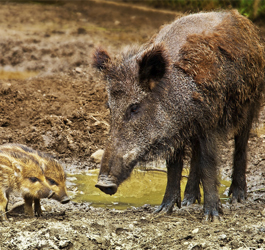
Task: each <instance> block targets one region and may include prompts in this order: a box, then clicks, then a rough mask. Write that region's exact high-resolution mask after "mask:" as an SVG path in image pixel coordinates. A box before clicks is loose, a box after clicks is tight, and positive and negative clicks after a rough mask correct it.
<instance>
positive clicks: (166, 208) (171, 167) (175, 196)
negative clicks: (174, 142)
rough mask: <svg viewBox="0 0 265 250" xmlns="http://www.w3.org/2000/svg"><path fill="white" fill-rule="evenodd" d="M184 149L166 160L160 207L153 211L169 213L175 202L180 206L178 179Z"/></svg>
mask: <svg viewBox="0 0 265 250" xmlns="http://www.w3.org/2000/svg"><path fill="white" fill-rule="evenodd" d="M183 156H184V150H181V151H179V152H178V153H176V154H175V156H174V157H172V158H171V159H169V160H167V187H166V192H165V195H164V198H163V201H162V204H161V205H160V207H159V208H158V209H157V210H156V211H155V213H159V212H161V211H162V212H165V213H171V212H172V210H173V207H174V205H175V203H177V206H178V207H179V208H180V207H181V197H180V179H181V172H182V168H183Z"/></svg>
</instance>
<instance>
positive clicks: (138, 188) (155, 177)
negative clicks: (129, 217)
mask: <svg viewBox="0 0 265 250" xmlns="http://www.w3.org/2000/svg"><path fill="white" fill-rule="evenodd" d="M98 173H99V170H98V169H95V170H90V171H89V172H88V173H86V174H78V175H70V176H69V181H70V182H71V183H72V185H73V187H72V190H73V191H72V192H70V193H71V195H72V197H73V199H72V200H73V201H75V202H90V203H91V206H94V207H105V208H111V209H112V208H114V209H120V210H122V209H126V208H130V207H140V206H143V205H144V204H150V205H151V206H156V205H160V204H161V202H162V200H163V196H164V193H165V189H166V184H167V174H166V173H165V172H161V171H142V170H140V169H136V170H134V171H133V173H132V174H131V177H130V179H128V180H127V181H125V182H124V183H122V184H121V186H120V187H119V189H118V191H117V193H116V194H115V195H112V196H110V195H107V194H105V193H103V192H101V191H100V190H99V189H98V188H96V187H95V184H96V182H97V178H98ZM182 176H183V178H182V180H181V197H182V199H183V197H184V190H185V186H186V183H187V177H186V176H188V170H186V169H184V170H183V173H182ZM229 186H230V182H229V181H225V180H221V185H220V187H219V194H220V198H221V201H222V202H226V201H227V199H228V197H227V196H226V195H225V194H224V193H226V192H225V191H226V190H227V188H228V187H229ZM201 194H202V196H203V193H202V189H201ZM202 202H203V201H202Z"/></svg>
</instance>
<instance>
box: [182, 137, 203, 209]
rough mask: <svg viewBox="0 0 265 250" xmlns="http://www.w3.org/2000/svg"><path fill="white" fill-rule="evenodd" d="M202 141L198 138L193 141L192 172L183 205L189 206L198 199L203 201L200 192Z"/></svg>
mask: <svg viewBox="0 0 265 250" xmlns="http://www.w3.org/2000/svg"><path fill="white" fill-rule="evenodd" d="M200 181H201V176H200V143H199V140H198V139H194V140H193V141H192V157H191V162H190V174H189V178H188V182H187V185H186V188H185V193H184V199H183V201H182V203H181V205H182V206H189V205H191V204H193V203H195V202H196V200H197V201H198V203H201V193H200V187H199V186H200Z"/></svg>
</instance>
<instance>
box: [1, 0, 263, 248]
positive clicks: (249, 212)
mask: <svg viewBox="0 0 265 250" xmlns="http://www.w3.org/2000/svg"><path fill="white" fill-rule="evenodd" d="M180 15H181V14H179V13H173V12H168V11H157V10H156V11H153V10H148V9H145V8H135V7H132V6H127V5H116V4H107V3H104V2H93V1H87V2H85V4H82V3H79V4H74V3H73V2H70V3H67V4H61V5H48V4H46V5H44V4H15V3H9V2H7V3H3V2H2V3H0V95H1V99H0V143H1V144H3V143H8V142H13V143H14V142H16V143H22V144H26V145H28V146H31V147H33V148H35V149H39V150H42V151H45V152H49V153H51V154H53V155H54V156H56V157H57V158H58V159H60V161H61V162H62V163H63V164H64V166H65V169H66V171H67V172H69V173H80V172H82V171H86V170H88V169H91V168H95V167H98V165H97V164H95V163H93V161H92V160H91V159H90V156H91V154H92V153H93V152H95V151H96V150H97V149H102V148H104V141H105V140H106V138H107V133H108V128H109V125H108V121H109V112H108V110H107V108H106V105H105V103H106V98H107V97H106V92H105V90H104V85H103V83H102V82H101V80H100V77H99V74H98V73H97V72H96V71H95V70H94V69H93V68H92V67H91V60H92V54H93V50H94V48H95V47H96V46H97V45H99V44H100V45H102V46H104V47H105V48H107V49H108V50H109V51H111V52H112V53H113V54H115V53H116V52H118V51H120V50H121V48H122V47H123V46H126V45H130V44H133V43H143V42H145V41H147V40H148V38H150V37H151V36H152V35H153V34H154V33H155V32H156V31H157V30H158V28H159V26H161V25H162V24H165V23H168V22H170V21H172V20H174V18H175V17H176V16H180ZM260 28H261V35H262V36H263V37H264V39H265V27H264V26H261V27H260ZM264 124H265V110H264V109H263V110H262V113H261V117H260V121H259V125H256V129H253V132H252V136H251V139H250V143H249V166H248V172H247V179H248V201H247V202H246V203H245V204H237V205H230V204H224V205H223V206H224V215H223V220H222V221H221V222H220V223H219V224H213V223H208V224H203V223H202V222H201V219H202V206H201V205H197V204H195V205H193V206H191V207H188V208H181V209H177V208H175V209H174V211H173V214H172V215H163V214H162V215H154V214H153V213H152V212H153V211H154V209H155V208H153V207H150V206H148V205H146V206H143V207H140V208H132V209H127V210H125V211H119V210H109V209H103V208H94V207H91V206H90V205H89V203H75V202H71V203H70V204H66V205H61V204H59V203H57V202H55V201H47V200H43V201H42V206H43V207H44V208H45V211H44V215H43V216H42V217H41V218H27V217H26V216H23V215H20V214H13V215H10V216H9V217H10V218H9V221H8V222H0V249H265V189H264V188H265V171H264V170H265V144H264V141H265V130H264ZM232 144H233V143H232V141H230V142H229V143H228V144H227V145H224V146H222V151H221V157H220V172H221V176H223V178H225V179H228V178H229V176H230V175H231V158H232ZM69 189H71V187H69ZM17 200H19V199H17V198H16V197H13V198H12V199H11V205H12V203H14V202H16V201H17Z"/></svg>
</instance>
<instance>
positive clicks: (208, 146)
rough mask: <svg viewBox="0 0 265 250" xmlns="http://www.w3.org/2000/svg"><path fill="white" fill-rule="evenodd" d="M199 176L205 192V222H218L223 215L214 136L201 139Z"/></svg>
mask: <svg viewBox="0 0 265 250" xmlns="http://www.w3.org/2000/svg"><path fill="white" fill-rule="evenodd" d="M199 150H200V156H199V163H198V164H199V175H200V176H201V181H202V185H203V191H204V220H205V221H209V220H212V221H216V220H218V219H220V217H219V213H222V209H221V203H220V199H219V194H218V184H219V183H218V180H217V157H216V155H217V148H216V139H215V136H214V135H205V136H201V137H200V138H199Z"/></svg>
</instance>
